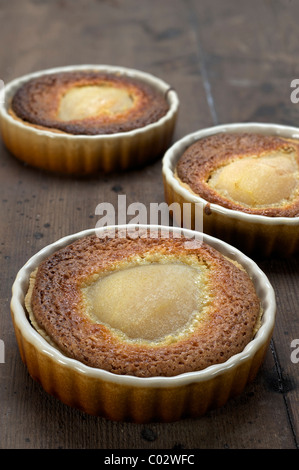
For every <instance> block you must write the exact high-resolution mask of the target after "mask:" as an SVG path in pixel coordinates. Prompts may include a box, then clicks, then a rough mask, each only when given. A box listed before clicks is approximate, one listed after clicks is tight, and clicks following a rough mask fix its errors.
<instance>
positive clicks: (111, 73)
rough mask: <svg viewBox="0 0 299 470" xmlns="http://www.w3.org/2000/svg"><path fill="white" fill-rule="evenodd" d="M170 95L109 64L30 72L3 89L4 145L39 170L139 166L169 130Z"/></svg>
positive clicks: (161, 147)
mask: <svg viewBox="0 0 299 470" xmlns="http://www.w3.org/2000/svg"><path fill="white" fill-rule="evenodd" d="M178 105H179V102H178V98H177V94H176V93H175V91H174V90H173V89H171V87H170V85H168V84H167V83H166V82H164V81H163V80H161V79H159V78H156V77H154V76H153V75H151V74H147V73H144V72H141V71H137V70H133V69H127V68H124V67H113V66H96V65H86V66H72V67H71V66H69V67H59V68H55V69H48V70H44V71H41V72H36V73H32V74H29V75H26V76H24V77H20V78H18V79H16V80H13V81H12V82H10V83H9V84H7V85H6V87H5V103H2V105H1V108H0V122H1V130H2V136H3V140H4V143H5V145H6V147H7V148H8V150H10V152H11V153H13V154H14V155H15V156H16V157H18V158H19V159H21V160H22V161H24V162H26V163H28V164H30V165H32V166H35V167H38V168H42V169H46V170H50V171H55V172H60V173H68V174H71V173H72V174H88V173H92V172H95V171H103V172H111V171H119V170H126V169H130V168H136V167H139V166H144V165H145V164H148V163H150V162H152V161H154V160H155V159H157V158H158V157H159V156H161V155H162V154H163V152H164V151H165V150H166V148H167V146H168V145H169V143H170V141H171V138H172V134H173V131H174V126H175V121H176V116H177V111H178Z"/></svg>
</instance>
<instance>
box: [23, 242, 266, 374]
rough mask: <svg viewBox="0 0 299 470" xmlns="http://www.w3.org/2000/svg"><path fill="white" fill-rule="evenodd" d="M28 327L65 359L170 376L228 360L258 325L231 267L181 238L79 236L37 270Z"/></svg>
mask: <svg viewBox="0 0 299 470" xmlns="http://www.w3.org/2000/svg"><path fill="white" fill-rule="evenodd" d="M25 304H26V309H27V312H28V314H29V318H30V319H31V322H32V325H33V326H34V328H35V329H36V330H37V331H38V332H39V333H40V334H41V335H42V336H43V337H44V338H46V339H47V341H48V342H50V344H51V345H53V346H54V347H55V348H57V349H58V350H59V351H60V352H62V353H63V354H64V355H66V356H68V357H70V358H73V359H76V360H78V361H80V362H81V363H84V364H86V365H88V366H91V367H93V368H99V369H104V370H106V371H109V372H113V373H114V374H118V375H133V376H136V377H155V376H166V377H171V376H175V375H178V374H182V373H185V372H191V371H199V370H202V369H204V368H206V367H208V366H210V365H212V364H220V363H223V362H225V361H226V360H227V359H229V358H230V357H231V356H233V355H235V354H237V353H238V352H240V351H242V350H243V349H244V347H245V346H246V345H247V344H248V343H249V342H250V341H251V340H252V339H253V337H254V335H255V333H256V331H257V330H258V328H259V325H260V323H259V322H260V318H261V314H262V309H261V303H260V300H259V298H258V296H257V293H256V291H255V288H254V284H253V282H252V280H251V278H250V277H249V275H248V274H247V272H246V271H245V269H244V268H243V267H241V266H240V265H239V264H238V263H237V262H234V261H232V260H229V259H228V258H226V257H225V256H224V255H222V254H221V253H220V252H218V251H217V250H216V249H215V248H212V247H211V246H209V245H207V244H206V243H204V242H202V243H195V244H194V243H193V244H192V243H191V244H190V241H189V243H188V239H185V238H184V237H183V236H181V237H179V238H177V237H174V236H173V235H170V236H169V237H168V238H166V237H164V236H162V235H161V234H159V235H158V234H157V235H155V236H154V237H153V236H147V237H145V236H140V235H139V236H134V237H133V236H130V235H128V234H126V236H125V237H120V236H116V237H115V238H109V237H108V236H105V237H98V236H96V235H95V234H92V235H88V236H85V237H83V238H80V239H78V240H76V241H74V242H73V243H72V244H70V245H68V246H66V247H63V248H60V249H59V250H58V251H56V252H54V253H53V254H51V255H49V256H48V257H47V258H46V259H45V260H44V261H42V262H41V263H40V265H39V266H38V268H36V269H35V270H34V272H33V273H32V274H31V278H30V286H29V288H28V292H27V295H26V302H25Z"/></svg>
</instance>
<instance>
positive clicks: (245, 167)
mask: <svg viewBox="0 0 299 470" xmlns="http://www.w3.org/2000/svg"><path fill="white" fill-rule="evenodd" d="M163 178H164V186H165V197H166V200H167V202H168V204H172V203H173V202H177V203H179V204H180V205H182V204H184V203H190V204H191V205H194V204H196V203H197V204H198V205H201V206H202V208H203V211H202V217H203V230H204V231H205V232H206V233H209V234H211V235H214V236H217V237H219V238H222V239H223V240H225V241H227V242H229V243H232V244H234V245H236V246H238V247H239V248H241V249H242V250H244V251H246V252H247V253H257V254H259V255H262V256H264V255H266V256H268V255H270V254H279V255H283V256H289V255H292V254H294V253H296V252H298V248H299V242H298V240H299V237H298V234H299V132H298V130H297V128H293V127H288V126H280V125H274V124H258V123H249V124H228V125H221V126H216V127H212V128H208V129H203V130H201V131H198V132H196V133H194V134H190V135H188V136H186V137H185V138H182V139H181V140H180V141H179V142H177V143H176V144H174V145H173V146H172V147H171V148H170V149H168V151H167V152H166V154H165V156H164V159H163ZM193 223H194V221H193Z"/></svg>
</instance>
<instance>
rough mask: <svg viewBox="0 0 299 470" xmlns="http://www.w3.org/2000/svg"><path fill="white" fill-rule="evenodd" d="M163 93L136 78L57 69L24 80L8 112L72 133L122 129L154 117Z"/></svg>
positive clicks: (161, 111) (161, 109)
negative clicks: (26, 80)
mask: <svg viewBox="0 0 299 470" xmlns="http://www.w3.org/2000/svg"><path fill="white" fill-rule="evenodd" d="M168 109H169V105H168V103H167V100H166V97H165V96H164V95H163V94H162V93H161V92H160V91H158V90H156V89H155V88H153V87H151V86H150V85H148V84H147V83H144V82H142V81H141V80H138V79H136V78H132V77H128V76H122V75H120V74H117V73H115V74H112V73H110V74H109V73H104V72H101V71H97V70H81V71H73V72H72V71H70V72H57V73H49V74H45V75H41V76H39V77H36V78H32V79H31V80H29V81H28V82H25V83H24V84H23V85H22V86H21V87H20V88H19V89H18V90H17V91H16V93H15V94H14V96H13V98H12V102H11V107H10V110H9V112H10V113H11V114H12V115H13V117H15V118H17V119H18V118H19V119H21V120H22V121H23V122H24V123H25V124H27V125H30V124H32V125H34V126H38V128H40V129H44V130H49V129H50V130H51V129H53V130H56V131H61V132H66V133H67V134H75V135H98V134H115V133H119V132H128V131H131V130H134V129H138V128H140V127H144V126H146V125H148V124H151V123H153V122H156V121H158V120H159V119H160V118H161V117H162V116H164V115H165V114H166V113H167V111H168Z"/></svg>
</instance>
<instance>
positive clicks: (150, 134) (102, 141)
mask: <svg viewBox="0 0 299 470" xmlns="http://www.w3.org/2000/svg"><path fill="white" fill-rule="evenodd" d="M79 70H80V71H81V70H97V71H101V72H107V73H118V74H120V75H123V76H129V77H133V78H137V79H139V80H141V81H143V82H145V83H147V84H149V85H151V86H153V87H154V88H155V89H157V90H158V91H160V92H162V93H163V94H164V95H165V96H166V98H167V101H168V105H169V110H168V112H167V113H166V114H165V115H164V116H163V117H162V118H161V119H159V120H158V121H156V122H154V123H152V124H148V125H146V126H144V127H141V128H139V129H135V130H132V131H129V132H119V133H116V134H110V135H72V134H66V133H57V132H55V131H51V130H50V129H49V130H43V129H37V128H35V127H33V126H31V125H26V124H25V123H23V122H22V121H21V120H17V119H14V118H13V117H12V116H11V115H10V114H9V112H8V109H9V106H10V103H11V99H12V97H13V95H14V93H15V92H16V90H17V89H18V88H19V87H20V86H21V85H22V84H24V83H25V82H27V81H28V80H30V79H32V78H36V77H39V76H42V75H45V74H50V73H59V72H71V71H79ZM2 96H4V98H5V99H2V103H0V123H1V133H2V138H3V141H4V143H5V145H6V147H7V148H8V150H9V151H10V152H11V153H12V154H13V155H14V156H15V157H17V158H18V159H20V160H22V161H24V162H26V163H28V164H29V165H31V166H34V167H38V168H41V169H44V170H49V171H54V172H58V173H66V174H90V173H94V172H96V171H102V172H105V173H109V172H112V171H123V170H127V169H131V168H136V167H140V166H144V165H146V164H149V163H151V162H153V161H154V160H155V159H157V158H158V157H159V156H161V155H163V153H164V152H165V151H166V149H167V148H168V146H169V145H170V143H171V139H172V135H173V132H174V127H175V123H176V118H177V113H178V108H179V99H178V96H177V93H176V92H175V91H174V90H173V89H171V87H170V85H169V84H168V83H166V82H164V81H163V80H161V79H160V78H157V77H155V76H153V75H151V74H149V73H145V72H142V71H139V70H135V69H129V68H125V67H117V66H110V65H78V66H65V67H57V68H52V69H47V70H42V71H39V72H35V73H31V74H28V75H25V76H23V77H20V78H17V79H15V80H13V81H11V82H10V83H8V84H6V86H5V87H4V92H3V94H2Z"/></svg>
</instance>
